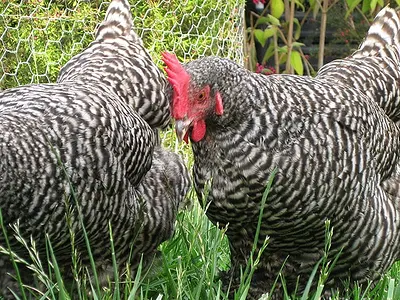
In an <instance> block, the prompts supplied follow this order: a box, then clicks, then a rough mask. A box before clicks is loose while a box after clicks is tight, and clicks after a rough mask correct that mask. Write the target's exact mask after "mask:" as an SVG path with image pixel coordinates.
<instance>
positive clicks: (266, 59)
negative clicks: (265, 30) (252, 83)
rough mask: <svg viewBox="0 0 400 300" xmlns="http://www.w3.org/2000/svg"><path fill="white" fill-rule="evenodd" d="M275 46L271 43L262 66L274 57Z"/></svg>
mask: <svg viewBox="0 0 400 300" xmlns="http://www.w3.org/2000/svg"><path fill="white" fill-rule="evenodd" d="M274 48H275V47H274V44H273V43H271V44H270V45H269V46H268V48H267V50H266V51H265V54H264V57H263V60H262V64H265V63H266V62H267V61H268V60H269V59H270V58H271V57H272V56H273V55H274Z"/></svg>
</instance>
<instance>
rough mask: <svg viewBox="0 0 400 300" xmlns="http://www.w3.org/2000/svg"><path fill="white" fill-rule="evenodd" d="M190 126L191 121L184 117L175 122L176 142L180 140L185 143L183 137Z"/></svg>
mask: <svg viewBox="0 0 400 300" xmlns="http://www.w3.org/2000/svg"><path fill="white" fill-rule="evenodd" d="M191 124H192V121H191V120H189V119H188V118H186V117H185V118H184V119H181V120H176V121H175V131H176V135H177V137H178V140H179V141H180V142H181V141H182V140H185V141H186V142H187V139H185V136H186V134H187V132H188V130H189V128H190V125H191Z"/></svg>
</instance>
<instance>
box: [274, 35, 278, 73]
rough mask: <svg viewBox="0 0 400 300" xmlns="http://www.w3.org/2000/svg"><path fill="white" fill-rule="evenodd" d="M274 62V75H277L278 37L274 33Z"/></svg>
mask: <svg viewBox="0 0 400 300" xmlns="http://www.w3.org/2000/svg"><path fill="white" fill-rule="evenodd" d="M273 38H274V62H275V70H276V73H277V74H279V53H278V35H277V33H276V32H275V33H274V36H273Z"/></svg>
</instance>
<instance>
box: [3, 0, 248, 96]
mask: <svg viewBox="0 0 400 300" xmlns="http://www.w3.org/2000/svg"><path fill="white" fill-rule="evenodd" d="M131 2H132V3H131V5H132V9H131V11H132V14H133V17H134V27H135V29H136V31H137V32H138V34H139V35H141V36H142V37H143V40H144V43H145V46H146V47H147V49H148V50H149V51H150V53H151V54H152V56H153V57H154V58H155V59H156V60H157V61H158V62H159V58H160V53H161V52H162V51H165V50H169V51H174V52H175V53H176V54H177V55H178V56H179V57H181V58H194V57H198V56H199V55H211V54H214V55H221V56H226V57H230V58H232V59H235V60H237V61H241V60H242V51H240V50H241V48H242V41H243V36H242V26H243V22H242V18H243V17H242V16H243V9H244V6H243V3H242V0H228V1H224V3H222V2H218V1H206V0H190V1H189V0H183V1H178V0H149V1H147V0H138V1H131ZM107 7H108V2H106V1H100V0H96V1H82V0H81V1H72V0H63V1H53V0H11V1H0V89H1V88H2V89H4V88H10V87H13V86H18V85H23V84H28V83H45V82H54V81H55V80H56V77H57V74H58V71H59V69H60V68H61V66H63V65H64V64H65V63H66V62H67V61H68V60H69V59H70V58H71V57H72V56H73V55H74V54H76V53H78V52H79V51H81V50H82V49H83V48H85V47H86V46H87V45H88V44H89V43H90V42H91V41H92V40H93V38H94V35H93V32H94V30H95V27H96V25H97V24H99V23H100V22H101V20H103V18H104V13H105V11H106V9H107Z"/></svg>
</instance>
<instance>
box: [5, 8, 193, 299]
mask: <svg viewBox="0 0 400 300" xmlns="http://www.w3.org/2000/svg"><path fill="white" fill-rule="evenodd" d="M132 25H133V24H132V17H131V13H130V6H129V3H128V1H127V0H113V1H112V2H111V4H110V6H109V8H108V10H107V13H106V17H105V20H104V21H103V22H102V23H101V24H100V26H99V27H98V29H97V33H96V39H95V41H94V42H92V43H91V44H90V45H89V46H88V48H87V49H86V50H84V51H83V52H82V53H80V54H78V55H76V56H75V57H73V58H72V59H71V60H70V61H69V62H68V63H67V64H66V65H65V66H64V67H63V68H62V70H61V71H60V74H59V78H58V80H57V83H55V84H40V85H28V86H22V87H17V88H12V89H9V90H6V91H3V92H2V93H0V131H1V135H0V157H1V159H0V208H1V212H2V217H3V223H4V224H5V229H6V231H7V232H8V237H9V239H10V243H11V249H12V250H13V251H14V252H15V253H16V254H18V255H19V256H21V257H22V258H24V259H29V257H28V256H27V252H26V249H25V248H24V247H23V246H22V245H21V244H20V243H19V242H18V241H17V240H16V239H15V238H13V230H12V229H11V228H10V226H8V225H14V224H18V228H19V231H20V233H21V234H22V236H23V237H24V238H25V239H26V240H27V241H28V243H29V240H30V238H32V239H33V240H35V242H36V245H37V249H38V251H39V253H40V255H41V258H42V263H44V262H45V261H46V260H47V258H46V243H45V234H46V235H47V236H48V238H49V240H50V242H51V245H52V247H53V250H54V252H55V256H56V259H57V262H58V265H59V266H60V268H61V270H62V271H63V272H64V273H63V275H64V277H65V278H68V276H69V275H70V274H71V262H72V251H71V249H72V247H71V234H70V232H73V234H74V248H75V249H78V250H79V252H80V253H81V254H80V260H81V262H82V264H83V266H89V256H88V252H87V248H86V246H85V239H84V235H83V226H84V227H85V229H86V231H87V235H88V238H89V241H90V246H91V252H92V254H93V258H94V260H95V262H96V263H97V268H98V270H97V272H98V275H99V278H100V280H101V281H103V282H102V284H106V282H105V281H106V279H107V277H108V276H109V275H111V278H112V270H113V269H112V261H111V258H112V256H111V246H110V238H109V224H110V225H111V228H112V232H113V242H114V247H115V255H116V259H117V263H118V264H119V266H120V268H121V270H122V269H124V268H125V267H126V264H127V263H128V262H130V265H131V273H132V275H133V276H134V274H135V270H136V268H137V266H138V264H139V262H140V259H141V256H142V255H143V263H144V264H145V263H146V261H147V260H151V259H152V258H153V256H154V255H155V253H156V248H157V246H158V245H159V244H160V243H161V242H163V241H165V240H166V239H168V238H170V237H171V235H172V233H173V230H174V225H175V219H176V215H177V211H178V207H179V205H180V203H182V200H183V199H184V197H185V194H186V192H187V191H188V189H189V185H190V182H189V175H188V171H187V169H186V167H185V165H184V163H183V161H182V159H181V158H180V157H179V156H178V155H177V154H175V153H171V152H168V151H166V150H164V149H163V148H161V146H159V145H157V137H156V135H155V132H156V131H157V130H158V129H159V128H165V127H166V126H167V125H168V124H169V123H170V108H169V104H170V99H171V95H172V91H171V87H170V85H169V83H168V81H167V80H166V78H165V76H164V75H163V73H162V71H161V70H160V69H159V68H158V67H157V66H156V65H155V64H154V63H153V61H152V59H151V57H150V56H149V54H148V53H147V51H146V50H145V48H144V47H143V45H142V41H141V39H140V38H139V36H138V35H137V34H136V33H135V32H134V31H133V28H132ZM80 214H81V219H82V220H80V216H79V215H80ZM0 244H1V245H2V246H4V247H5V248H7V247H6V245H5V244H6V243H5V238H4V235H3V233H2V232H1V234H0ZM20 267H21V268H22V267H23V266H20ZM88 269H89V270H90V267H89V268H88ZM110 272H111V273H110ZM9 273H10V275H9ZM20 273H21V276H22V279H23V282H24V284H31V283H32V280H33V279H32V274H31V273H29V272H28V271H27V269H23V271H21V272H20ZM13 275H15V271H14V269H13V267H12V266H11V262H10V260H9V257H8V256H7V255H2V256H0V296H3V297H5V298H6V299H8V298H11V297H12V295H11V291H10V289H14V291H16V286H17V284H16V282H15V281H14V280H13V278H12V276H13Z"/></svg>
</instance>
